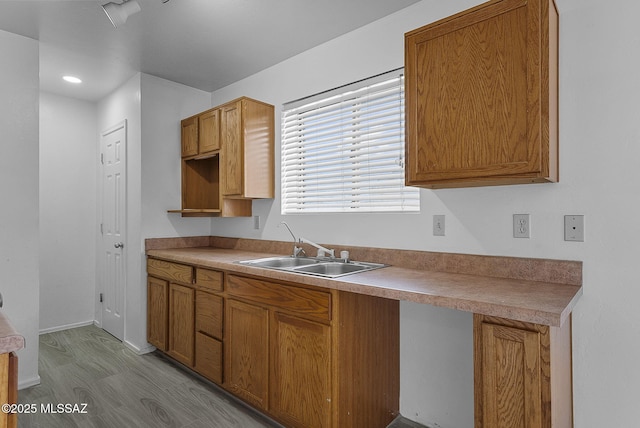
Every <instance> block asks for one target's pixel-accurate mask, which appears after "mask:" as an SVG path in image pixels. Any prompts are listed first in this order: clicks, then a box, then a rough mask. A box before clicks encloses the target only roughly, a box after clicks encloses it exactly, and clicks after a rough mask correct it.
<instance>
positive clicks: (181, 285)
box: [147, 258, 224, 384]
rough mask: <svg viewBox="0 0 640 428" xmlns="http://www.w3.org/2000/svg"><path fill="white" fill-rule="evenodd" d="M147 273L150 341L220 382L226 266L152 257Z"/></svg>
mask: <svg viewBox="0 0 640 428" xmlns="http://www.w3.org/2000/svg"><path fill="white" fill-rule="evenodd" d="M147 274H148V276H147V341H148V342H149V343H151V344H152V345H154V346H155V347H156V348H158V349H159V350H161V351H163V352H165V353H167V354H168V355H169V356H171V357H172V358H174V359H175V360H177V361H179V362H181V363H182V364H184V365H186V366H188V367H190V368H192V369H194V370H195V371H196V372H198V373H200V374H201V375H202V376H204V377H206V378H208V379H209V380H211V381H213V382H215V383H218V384H221V383H222V380H223V377H222V374H223V371H222V353H223V329H222V325H223V307H224V300H223V297H222V296H221V295H220V293H221V292H222V291H223V274H222V272H220V271H216V270H213V269H206V268H200V267H195V266H191V265H185V264H182V263H173V262H167V261H164V260H158V259H152V258H149V259H148V260H147Z"/></svg>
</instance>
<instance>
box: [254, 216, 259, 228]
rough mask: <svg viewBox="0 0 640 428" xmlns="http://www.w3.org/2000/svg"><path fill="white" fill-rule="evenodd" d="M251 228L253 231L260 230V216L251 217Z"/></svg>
mask: <svg viewBox="0 0 640 428" xmlns="http://www.w3.org/2000/svg"><path fill="white" fill-rule="evenodd" d="M253 228H254V229H260V216H259V215H254V216H253Z"/></svg>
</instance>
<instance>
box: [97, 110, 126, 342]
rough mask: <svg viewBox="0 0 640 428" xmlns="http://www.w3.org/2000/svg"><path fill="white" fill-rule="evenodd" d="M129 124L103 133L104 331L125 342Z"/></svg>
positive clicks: (120, 124) (102, 255) (102, 299)
mask: <svg viewBox="0 0 640 428" xmlns="http://www.w3.org/2000/svg"><path fill="white" fill-rule="evenodd" d="M126 142H127V122H126V120H125V121H123V122H121V123H119V124H118V125H116V126H114V127H112V128H110V129H108V130H107V131H105V132H103V133H102V138H101V140H100V149H101V163H102V224H101V231H102V246H101V249H100V267H101V273H102V275H101V276H102V281H101V282H102V287H101V289H102V294H101V296H100V297H101V302H102V328H103V329H105V330H106V331H108V332H109V333H111V334H112V335H114V336H115V337H117V338H118V339H120V340H123V338H124V292H125V287H126V275H125V272H126V263H125V257H124V255H125V251H126V248H124V243H125V242H126V230H127V228H126V215H125V214H126V164H127V162H126V153H127V144H126Z"/></svg>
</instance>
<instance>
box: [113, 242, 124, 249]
mask: <svg viewBox="0 0 640 428" xmlns="http://www.w3.org/2000/svg"><path fill="white" fill-rule="evenodd" d="M113 246H114V247H116V248H124V244H123V243H122V242H116V243H115V244H113Z"/></svg>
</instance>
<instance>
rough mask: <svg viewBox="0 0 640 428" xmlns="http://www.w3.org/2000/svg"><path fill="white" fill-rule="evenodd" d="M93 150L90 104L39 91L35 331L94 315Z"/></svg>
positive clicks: (94, 118)
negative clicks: (37, 326)
mask: <svg viewBox="0 0 640 428" xmlns="http://www.w3.org/2000/svg"><path fill="white" fill-rule="evenodd" d="M97 153H98V131H97V115H96V105H95V104H94V103H90V102H87V101H80V100H76V99H73V98H67V97H63V96H59V95H54V94H49V93H40V331H41V332H43V331H52V330H59V329H64V328H69V327H73V326H77V325H82V324H87V323H92V322H93V319H94V310H93V304H94V300H93V299H94V297H95V290H96V287H95V283H96V275H95V270H96V258H95V255H94V253H93V249H94V248H95V246H96V226H97V223H98V222H97V216H96V170H97V165H98V156H97ZM61 308H64V310H61Z"/></svg>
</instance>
